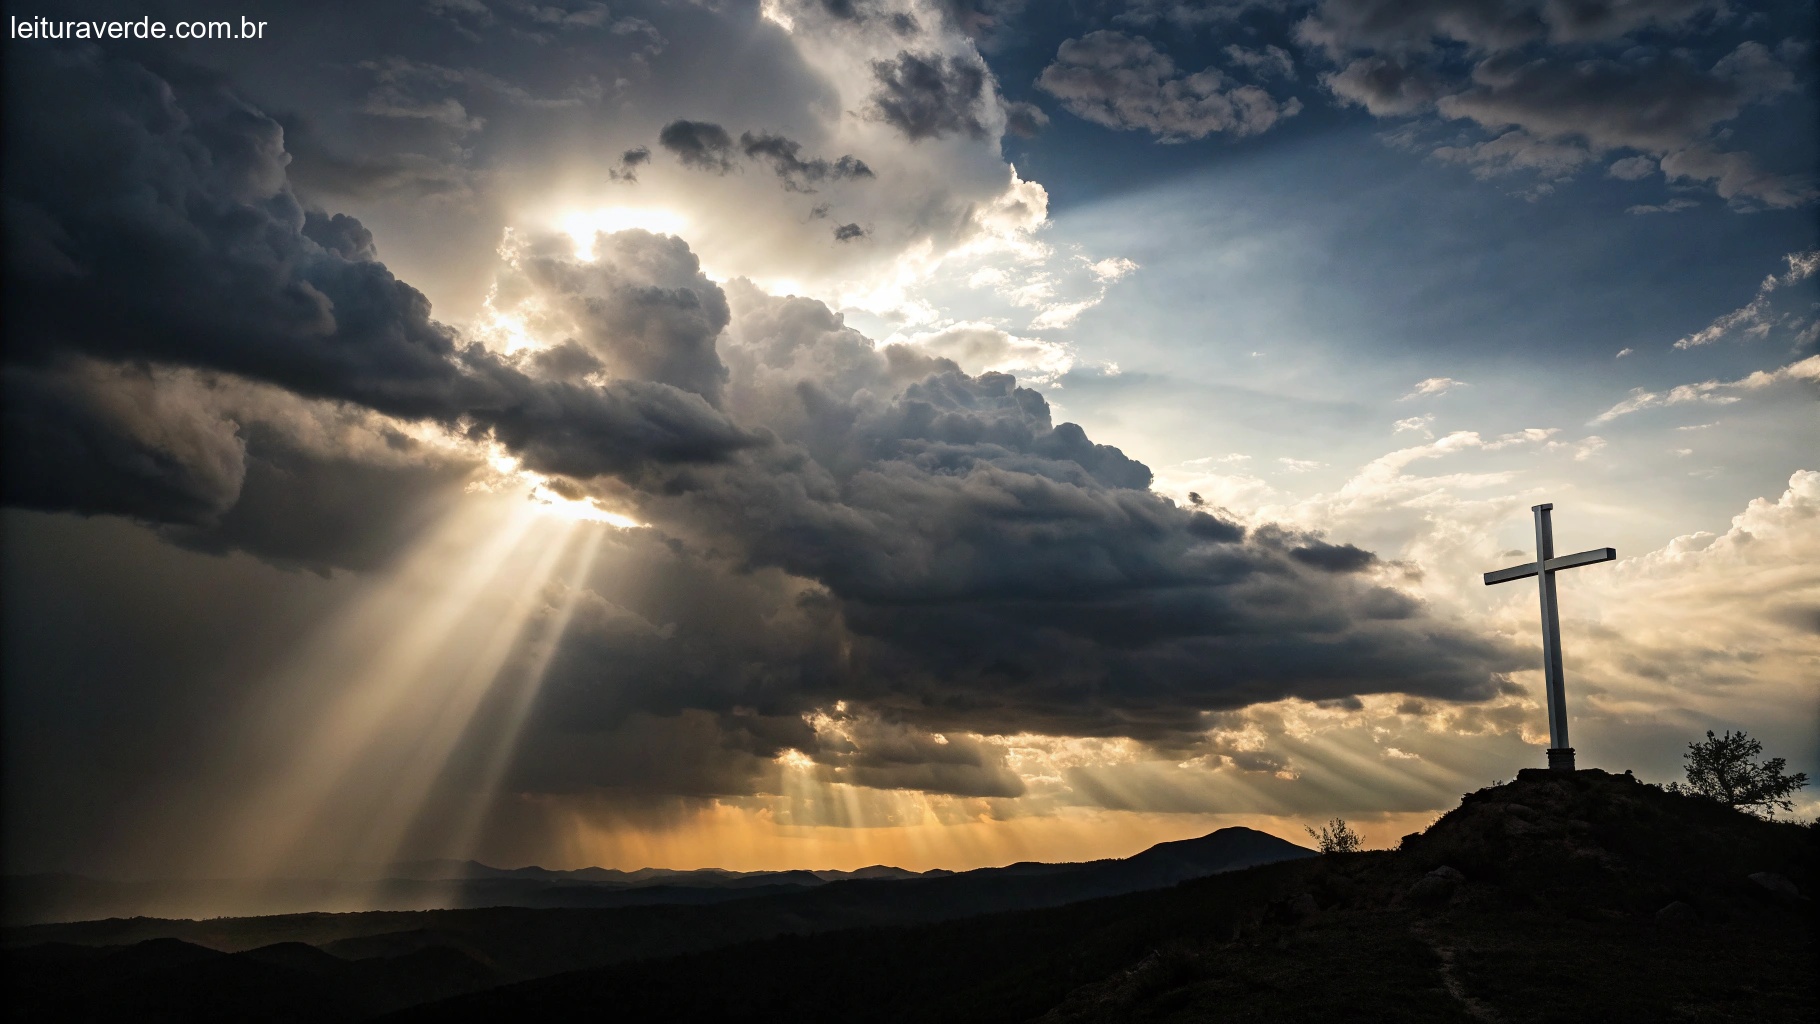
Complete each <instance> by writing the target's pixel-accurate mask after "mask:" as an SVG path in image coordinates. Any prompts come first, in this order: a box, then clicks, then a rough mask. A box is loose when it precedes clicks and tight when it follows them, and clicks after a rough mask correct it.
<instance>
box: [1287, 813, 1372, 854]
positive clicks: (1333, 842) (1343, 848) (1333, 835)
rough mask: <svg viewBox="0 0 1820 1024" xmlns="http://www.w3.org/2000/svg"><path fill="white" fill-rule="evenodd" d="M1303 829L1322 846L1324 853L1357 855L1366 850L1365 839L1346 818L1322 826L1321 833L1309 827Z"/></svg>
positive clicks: (1305, 826)
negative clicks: (1347, 822)
mask: <svg viewBox="0 0 1820 1024" xmlns="http://www.w3.org/2000/svg"><path fill="white" fill-rule="evenodd" d="M1302 827H1303V828H1304V829H1305V830H1307V832H1308V834H1309V836H1311V837H1312V838H1313V839H1314V841H1315V842H1316V843H1318V844H1320V847H1321V852H1322V853H1357V852H1359V851H1360V850H1362V849H1364V848H1365V837H1364V836H1361V835H1359V834H1358V833H1357V832H1355V831H1353V829H1352V826H1351V825H1348V824H1346V819H1345V818H1335V819H1333V820H1332V821H1330V822H1328V823H1327V824H1325V825H1322V826H1321V830H1320V831H1319V832H1316V831H1315V830H1314V829H1312V828H1309V827H1308V826H1307V825H1304V826H1302Z"/></svg>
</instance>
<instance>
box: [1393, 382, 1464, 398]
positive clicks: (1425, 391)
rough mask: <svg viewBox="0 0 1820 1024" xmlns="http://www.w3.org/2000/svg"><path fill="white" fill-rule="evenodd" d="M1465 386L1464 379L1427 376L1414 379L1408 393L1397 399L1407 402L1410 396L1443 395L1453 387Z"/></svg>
mask: <svg viewBox="0 0 1820 1024" xmlns="http://www.w3.org/2000/svg"><path fill="white" fill-rule="evenodd" d="M1467 386H1468V385H1467V383H1466V382H1465V381H1463V380H1454V379H1453V378H1452V377H1429V378H1426V379H1424V380H1419V381H1416V386H1415V387H1414V388H1413V389H1411V390H1410V392H1409V394H1407V395H1404V396H1403V397H1402V398H1400V399H1398V401H1400V402H1407V401H1409V400H1410V399H1412V398H1424V397H1427V396H1429V395H1444V394H1446V393H1447V392H1449V391H1452V390H1453V389H1454V388H1463V387H1467Z"/></svg>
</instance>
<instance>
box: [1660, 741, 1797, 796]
mask: <svg viewBox="0 0 1820 1024" xmlns="http://www.w3.org/2000/svg"><path fill="white" fill-rule="evenodd" d="M1762 753H1763V744H1761V743H1759V742H1757V741H1756V740H1754V739H1751V738H1750V736H1749V735H1748V734H1746V733H1743V732H1735V733H1734V732H1732V731H1731V730H1729V729H1727V730H1726V732H1725V735H1723V736H1714V735H1713V732H1712V730H1711V729H1708V730H1707V731H1706V741H1705V742H1704V743H1689V744H1688V745H1687V753H1685V754H1682V755H1681V756H1682V758H1684V759H1685V760H1686V761H1687V784H1686V785H1682V784H1680V783H1676V782H1671V783H1669V784H1668V785H1667V786H1665V787H1663V788H1665V789H1667V790H1668V791H1669V792H1671V793H1687V794H1691V795H1693V796H1703V797H1706V798H1707V799H1708V800H1717V801H1718V802H1720V803H1722V804H1724V805H1725V806H1727V807H1735V808H1737V809H1738V810H1741V811H1749V812H1751V813H1752V814H1757V815H1761V816H1762V817H1766V818H1767V817H1771V816H1773V815H1774V814H1775V812H1776V811H1778V810H1782V811H1792V810H1794V806H1795V805H1794V803H1793V802H1792V801H1790V800H1789V799H1788V796H1789V794H1790V793H1793V792H1794V791H1795V790H1797V789H1800V788H1801V787H1803V786H1805V785H1807V773H1806V772H1796V773H1795V774H1793V775H1787V774H1784V772H1783V770H1782V769H1783V767H1784V766H1785V765H1786V764H1787V762H1786V761H1784V760H1783V759H1782V758H1780V757H1772V758H1770V759H1769V760H1767V761H1764V762H1761V763H1759V762H1758V761H1757V757H1758V756H1759V755H1761V754H1762Z"/></svg>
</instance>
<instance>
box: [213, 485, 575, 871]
mask: <svg viewBox="0 0 1820 1024" xmlns="http://www.w3.org/2000/svg"><path fill="white" fill-rule="evenodd" d="M548 513H549V508H548V506H547V505H546V504H545V503H542V502H538V501H535V500H533V501H524V500H518V501H508V500H506V499H505V498H504V497H502V496H494V495H484V494H480V495H470V496H469V497H468V498H467V499H466V500H464V501H462V502H459V503H458V505H457V507H456V508H454V509H453V510H451V512H450V513H449V514H448V515H447V516H446V517H445V518H444V519H443V520H442V521H441V522H440V523H438V524H437V525H436V526H435V527H434V528H432V529H431V530H430V531H429V532H428V533H427V534H426V535H425V537H424V539H423V540H422V541H421V542H420V543H419V545H418V547H417V549H416V550H415V551H413V552H412V553H411V554H410V555H409V556H407V557H406V558H405V559H403V560H402V562H401V563H400V565H399V566H398V567H397V568H396V569H395V570H393V571H392V572H390V573H388V574H386V575H385V576H384V577H382V578H380V579H378V580H376V581H375V582H374V583H373V584H372V585H371V587H370V588H369V589H368V590H367V592H366V593H365V594H364V595H363V596H362V597H361V598H360V599H358V600H357V601H355V602H353V603H352V604H351V605H350V607H349V608H348V609H347V610H346V611H344V612H343V613H342V614H341V615H340V616H339V617H338V618H336V619H335V620H333V621H332V622H331V623H330V624H329V625H327V626H326V627H325V628H324V629H323V630H322V631H321V632H320V634H319V635H318V636H317V637H316V639H315V640H313V641H312V642H310V643H308V644H307V645H305V647H304V648H303V649H302V650H300V651H299V652H298V654H297V655H296V656H295V657H294V658H292V659H290V660H289V661H288V662H287V667H286V669H285V671H284V672H283V673H281V674H280V675H279V676H277V677H274V678H272V679H268V680H265V681H264V682H262V683H260V684H259V685H258V686H257V687H256V688H255V689H254V693H255V695H256V696H255V703H254V705H253V707H252V708H251V709H250V713H249V718H250V719H251V721H252V724H251V725H250V727H249V729H248V730H247V733H248V735H249V737H255V739H252V740H251V742H252V743H255V744H257V747H258V752H260V753H265V754H266V756H267V757H269V756H270V755H269V753H268V752H270V751H273V750H276V751H278V752H279V758H278V760H277V762H276V767H274V768H272V769H269V774H268V776H267V777H266V778H265V779H264V780H263V782H262V783H261V784H259V785H256V786H254V787H252V789H251V796H249V797H248V798H247V799H246V800H245V801H244V804H243V806H241V807H240V808H239V809H238V810H236V811H235V812H234V813H232V814H231V815H230V816H229V818H228V819H227V822H228V823H227V825H226V827H225V829H224V832H225V835H224V836H223V839H222V842H221V843H220V844H219V848H220V849H222V850H224V851H225V856H224V858H223V860H224V862H225V866H226V867H227V868H228V869H229V870H231V871H232V872H233V873H234V874H236V875H240V876H243V877H251V878H268V879H276V878H282V877H287V876H290V875H294V874H296V873H297V872H300V871H311V870H314V871H320V870H323V869H327V870H329V871H330V872H331V873H332V874H335V875H340V876H344V877H359V876H361V875H363V874H372V873H373V871H374V869H376V868H379V867H381V866H383V865H386V864H389V863H391V862H392V861H393V860H394V859H395V858H397V857H398V856H400V855H401V853H402V852H404V848H405V843H406V840H407V838H408V837H410V836H411V835H412V834H413V826H414V825H415V824H417V823H418V822H419V821H420V819H421V817H422V814H423V811H424V809H425V806H426V804H427V803H428V801H429V800H430V799H431V797H432V794H433V793H434V792H435V791H436V790H437V789H438V788H439V785H441V784H442V783H444V782H449V783H452V784H453V785H454V786H455V787H456V788H457V789H460V790H462V791H463V792H464V793H465V796H464V797H463V798H464V799H466V800H467V801H469V803H470V805H471V806H473V807H474V808H475V809H474V810H472V811H470V812H469V813H470V814H471V815H472V816H473V820H472V821H469V822H467V823H464V824H463V825H462V827H460V828H458V829H455V830H454V834H455V835H457V836H458V837H460V838H459V842H461V843H465V842H467V841H468V840H470V839H471V837H472V832H473V830H474V828H475V827H476V824H477V822H478V820H479V817H478V816H479V814H480V813H481V812H480V810H479V808H480V807H481V806H484V803H485V801H486V800H488V799H490V792H491V788H492V786H493V785H494V784H496V782H497V780H498V778H499V777H500V775H501V774H502V773H503V771H504V766H505V764H506V763H507V762H508V760H509V758H510V754H511V750H512V747H513V745H514V744H515V741H516V737H517V734H518V729H519V726H520V725H521V724H522V722H523V719H524V717H525V715H526V714H527V713H528V710H529V707H530V705H531V702H532V701H533V699H534V698H535V696H536V691H537V684H538V683H539V682H540V681H541V678H542V675H543V672H544V670H545V669H546V668H547V667H548V664H549V661H550V659H551V658H552V657H553V656H554V649H555V647H556V645H557V644H558V643H559V641H560V636H561V631H562V629H563V628H564V627H565V626H566V624H567V621H568V618H569V615H570V614H571V613H572V611H573V608H574V604H575V601H576V600H577V597H578V595H579V593H580V592H581V590H582V588H583V585H584V583H585V580H586V578H587V573H588V572H589V570H590V569H591V567H592V565H593V563H594V561H595V558H596V556H597V554H598V552H599V548H600V545H601V542H602V537H603V534H604V531H605V530H606V529H608V528H609V527H606V526H603V525H600V524H597V523H595V522H590V521H587V520H586V519H584V518H582V517H576V516H567V515H556V516H552V515H549V514H548ZM578 532H585V533H586V537H585V539H584V540H582V541H581V543H580V544H579V550H577V547H578V546H577V545H576V544H575V543H572V542H573V541H574V540H575V539H576V535H577V533H578ZM565 566H567V567H568V571H567V572H565V571H564V569H565ZM559 575H560V576H562V577H563V578H564V579H565V587H566V592H565V596H564V597H563V598H562V603H561V605H560V606H559V607H558V608H557V609H556V610H555V611H554V613H553V615H552V617H551V620H550V623H549V628H548V629H546V630H544V631H542V632H541V633H540V634H539V636H538V644H537V646H536V648H535V650H534V651H533V652H531V653H530V655H529V658H530V666H531V667H530V669H529V670H528V671H525V672H522V673H521V672H516V671H514V670H513V669H512V667H511V666H512V665H513V664H514V662H515V661H516V662H520V663H522V662H524V661H525V658H524V657H518V658H516V659H515V658H514V654H515V652H517V650H518V648H519V647H520V642H521V640H522V639H523V637H524V635H525V633H526V631H527V627H528V625H529V624H530V623H531V622H532V621H533V619H534V618H535V617H536V616H537V615H538V614H539V612H540V611H541V610H544V609H545V608H546V603H545V600H544V598H545V592H546V590H547V588H548V587H549V586H550V585H551V582H552V580H554V579H556V578H558V577H559ZM502 686H504V687H507V688H508V690H507V692H506V693H505V694H504V705H503V706H504V707H505V709H506V710H505V713H504V715H505V721H503V722H499V723H488V726H489V728H488V729H487V730H485V731H487V732H488V733H489V734H490V735H492V736H494V737H495V739H494V742H493V745H492V746H491V747H490V749H489V750H488V752H487V755H486V758H485V762H484V767H483V770H482V772H481V773H480V774H481V776H482V784H481V787H480V789H478V790H476V789H471V788H466V787H471V786H472V785H473V781H474V780H471V779H467V778H462V779H445V778H444V776H445V773H446V771H447V770H448V769H449V768H450V766H451V759H452V757H453V756H454V755H455V753H456V751H457V749H458V748H459V747H460V745H461V744H462V742H463V740H464V737H467V736H469V735H470V734H472V733H473V732H474V731H475V726H476V722H475V716H476V714H477V713H478V712H479V711H480V710H481V709H483V708H491V707H494V706H497V704H498V702H497V701H495V700H490V699H489V698H490V697H493V696H495V695H496V691H497V690H499V689H500V688H501V687H502ZM250 753H253V751H242V757H243V758H246V759H247V760H252V758H250V757H247V755H248V754H250ZM259 760H264V758H260V759H259ZM440 831H442V832H443V833H444V834H445V835H447V834H449V832H448V830H447V829H446V828H445V829H443V830H440Z"/></svg>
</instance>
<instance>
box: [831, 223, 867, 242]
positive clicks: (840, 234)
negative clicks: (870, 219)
mask: <svg viewBox="0 0 1820 1024" xmlns="http://www.w3.org/2000/svg"><path fill="white" fill-rule="evenodd" d="M864 237H866V229H865V228H862V227H860V226H859V225H858V224H840V225H837V226H836V227H835V228H834V240H835V241H836V242H854V241H858V240H859V239H861V238H864Z"/></svg>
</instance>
